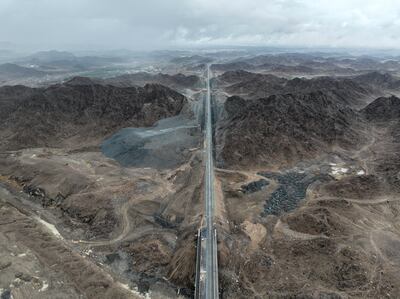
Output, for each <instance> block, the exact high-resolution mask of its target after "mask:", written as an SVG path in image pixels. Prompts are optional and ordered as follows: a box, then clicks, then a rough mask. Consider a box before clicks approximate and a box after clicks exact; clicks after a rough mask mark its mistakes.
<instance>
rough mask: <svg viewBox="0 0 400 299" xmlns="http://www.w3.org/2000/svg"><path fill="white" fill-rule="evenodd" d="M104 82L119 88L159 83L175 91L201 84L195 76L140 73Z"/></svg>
mask: <svg viewBox="0 0 400 299" xmlns="http://www.w3.org/2000/svg"><path fill="white" fill-rule="evenodd" d="M104 82H105V83H107V84H111V85H114V86H119V87H129V86H133V85H139V86H144V85H146V84H148V83H157V84H162V85H165V86H168V87H170V88H174V89H184V88H193V87H197V86H198V85H199V84H200V78H199V77H197V76H195V75H184V74H175V75H168V74H162V73H158V74H150V73H146V72H140V73H135V74H129V75H122V76H118V77H114V78H110V79H106V80H104Z"/></svg>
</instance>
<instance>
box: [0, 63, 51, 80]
mask: <svg viewBox="0 0 400 299" xmlns="http://www.w3.org/2000/svg"><path fill="white" fill-rule="evenodd" d="M45 75H46V73H44V72H41V71H38V70H35V69H33V68H27V67H23V66H19V65H17V64H13V63H5V64H1V65H0V82H1V81H9V80H14V79H22V78H29V77H43V76H45Z"/></svg>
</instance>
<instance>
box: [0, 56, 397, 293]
mask: <svg viewBox="0 0 400 299" xmlns="http://www.w3.org/2000/svg"><path fill="white" fill-rule="evenodd" d="M26 59H27V60H26V62H27V63H28V62H29V63H31V62H32V63H33V62H34V61H36V63H37V64H40V65H42V66H45V65H50V64H51V63H53V62H56V63H55V64H58V63H59V62H60V61H64V62H65V64H66V65H67V66H68V68H69V67H71V68H74V67H75V66H74V65H75V63H76V62H77V61H78V60H80V59H81V58H79V59H77V57H76V56H75V55H73V54H71V53H65V52H51V53H46V52H45V53H39V54H36V55H34V56H32V57H28V58H26ZM121 59H122V60H124V59H126V57H125V58H123V57H121ZM89 60H90V59H89ZM57 61H58V62H57ZM104 61H105V60H102V62H101V63H100V64H103V63H104ZM115 61H118V59H117V60H115ZM115 61H114V60H113V62H107V63H114V62H115ZM143 61H144V60H143ZM398 61H399V59H398V58H397V57H384V58H383V57H366V56H352V55H349V54H341V55H339V54H337V53H331V54H327V53H310V54H305V53H299V54H296V53H283V54H279V53H278V54H275V53H274V54H271V53H258V52H256V51H255V52H250V51H249V52H246V51H245V50H241V51H237V52H230V51H220V52H218V51H216V52H210V53H206V52H201V53H190V52H179V51H177V52H161V53H157V54H154V55H153V57H151V59H150V58H149V59H148V65H142V67H143V70H141V71H138V69H136V68H135V69H134V71H132V73H130V74H124V75H122V76H120V75H117V76H110V77H108V76H107V77H105V76H96V77H92V78H89V77H84V76H73V77H72V78H71V79H68V80H64V79H65V78H62V79H61V80H59V82H57V83H54V84H53V83H52V84H45V86H41V87H36V88H32V87H27V86H23V85H13V86H3V87H0V214H1V217H0V218H1V220H0V241H1V242H0V297H1V298H2V299H3V298H11V296H13V297H14V298H192V297H193V294H194V280H195V269H196V242H197V237H196V232H197V229H198V228H199V227H200V226H201V223H202V221H204V220H203V213H204V201H203V199H204V195H203V187H204V186H203V181H204V165H203V142H204V140H203V132H202V121H201V120H202V118H203V109H202V104H203V98H204V97H203V96H204V90H203V86H204V83H205V82H204V68H205V64H207V63H210V62H212V63H213V64H212V66H211V69H212V70H213V75H214V78H213V79H212V105H213V122H214V142H215V149H214V154H215V166H216V170H215V177H216V179H215V182H214V187H215V198H216V207H215V213H216V223H217V228H218V265H219V285H220V294H221V298H254V299H256V298H315V299H321V298H346V299H347V298H398V297H399V296H400V284H399V282H398V272H399V267H400V254H399V252H400V226H399V218H398V217H399V211H400V205H399V198H400V197H399V196H400V193H399V192H400V179H399V177H400V176H399V173H400V163H399V161H400V160H399V152H400V133H399V132H400V119H399V117H400V99H399V98H398V94H399V87H400V85H399V82H400V81H399V80H398V71H399V70H400V69H399V63H398ZM143 63H144V62H143ZM85 67H86V66H85ZM57 68H58V69H60V68H61V64H60V65H59V66H58V67H57ZM166 70H167V71H166ZM161 71H162V73H160V72H161ZM165 71H166V72H165ZM175 71H176V72H175Z"/></svg>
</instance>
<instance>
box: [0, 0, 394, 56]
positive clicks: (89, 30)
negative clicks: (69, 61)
mask: <svg viewBox="0 0 400 299" xmlns="http://www.w3.org/2000/svg"><path fill="white" fill-rule="evenodd" d="M0 41H2V42H11V43H14V44H17V45H19V46H22V45H24V46H29V47H33V48H35V49H42V50H44V49H55V48H57V49H96V48H98V49H116V48H127V49H133V50H135V49H138V50H143V49H169V48H182V47H191V46H200V47H207V46H215V45H266V46H294V47H298V46H301V47H303V46H305V47H316V46H324V47H357V48H362V47H372V48H399V47H400V1H399V0H0Z"/></svg>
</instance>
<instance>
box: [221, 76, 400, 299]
mask: <svg viewBox="0 0 400 299" xmlns="http://www.w3.org/2000/svg"><path fill="white" fill-rule="evenodd" d="M288 82H291V83H289V86H290V87H292V86H296V88H293V89H290V88H287V87H285V85H286V84H288ZM338 82H340V83H338ZM343 82H346V84H344V83H343ZM396 82H397V79H396V77H395V76H392V75H389V74H384V73H380V72H371V73H367V74H365V75H360V76H355V77H349V78H346V79H341V78H327V77H324V78H315V79H311V80H309V79H291V80H284V79H282V78H279V77H276V76H271V74H255V73H248V72H243V71H237V72H236V71H235V72H227V73H225V74H222V75H221V76H220V77H219V78H217V79H216V81H215V82H214V86H216V88H218V87H222V88H224V89H225V91H226V92H228V93H229V94H231V95H232V96H230V97H229V96H228V97H227V96H226V95H225V96H220V97H221V98H220V99H219V101H218V99H216V100H215V101H216V103H217V104H218V103H219V105H221V106H222V107H223V108H222V110H223V113H221V114H219V116H218V117H217V120H216V125H215V126H216V131H215V132H216V136H215V139H216V143H217V147H216V159H217V163H218V166H219V167H220V168H219V169H218V170H217V174H218V178H219V180H220V181H221V184H222V192H223V194H224V203H225V207H226V220H227V221H228V222H229V224H230V225H229V227H228V228H226V227H224V228H222V227H221V230H222V231H223V232H224V233H223V234H222V236H221V237H220V244H219V248H220V249H219V250H220V256H219V257H220V283H221V288H222V289H223V297H224V298H232V297H234V298H396V297H397V296H399V295H400V285H399V284H398V283H397V279H396V277H397V274H396V273H397V270H398V268H399V266H400V264H399V260H400V259H399V258H400V255H399V254H398V253H397V250H398V248H399V246H400V231H399V226H398V211H399V208H400V205H399V186H400V184H399V180H398V174H399V172H400V165H399V163H398V162H397V161H398V151H399V145H400V143H399V141H400V139H399V136H400V135H399V134H398V129H399V123H400V119H399V105H400V100H399V99H398V98H397V97H396V96H393V95H392V96H385V97H378V98H377V99H373V100H371V99H370V98H369V96H372V97H373V95H374V94H375V93H376V92H377V93H378V94H379V93H388V94H390V93H391V92H393V93H394V94H396V93H397V89H398V88H397V83H396ZM237 84H241V88H237V89H236V86H237ZM342 84H344V85H342ZM282 86H283V88H282ZM310 86H311V88H312V90H310ZM354 86H357V88H358V87H360V88H362V89H363V90H364V92H363V93H362V94H364V95H365V96H366V97H365V98H364V99H362V97H359V100H358V101H354V100H355V99H356V98H357V97H358V95H357V93H353V90H354ZM234 87H235V88H234ZM246 88H248V89H246ZM286 88H287V89H286ZM335 88H338V90H339V93H341V95H342V96H335V94H336V95H337V92H332V91H333V90H334V89H335ZM356 90H357V89H356ZM360 90H361V89H360ZM251 92H260V93H261V94H260V96H262V95H263V94H265V95H266V96H265V97H260V98H258V97H257V95H256V96H255V97H254V96H253V95H252V94H251ZM236 93H237V94H238V95H234V94H236ZM275 93H276V94H275ZM261 182H262V183H261Z"/></svg>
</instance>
